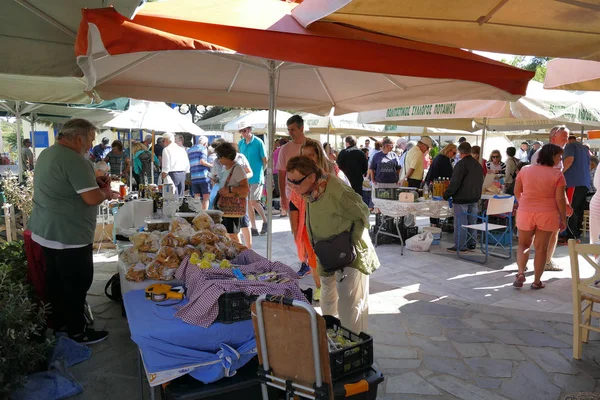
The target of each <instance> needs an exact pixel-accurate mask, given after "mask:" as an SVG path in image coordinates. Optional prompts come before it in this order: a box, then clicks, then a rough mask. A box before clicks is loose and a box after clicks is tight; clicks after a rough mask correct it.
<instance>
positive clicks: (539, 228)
mask: <svg viewBox="0 0 600 400" xmlns="http://www.w3.org/2000/svg"><path fill="white" fill-rule="evenodd" d="M562 153H563V149H562V148H561V147H559V146H557V145H555V144H546V145H544V147H542V149H541V151H540V156H539V157H538V163H537V165H529V166H526V167H523V169H521V171H520V172H519V174H518V175H517V179H516V182H515V197H516V198H517V202H518V203H519V209H518V211H517V228H518V229H519V248H518V251H517V265H518V267H519V272H518V273H517V276H516V279H515V282H514V283H513V286H515V287H518V288H520V287H523V283H524V282H525V270H526V269H527V261H528V260H529V250H530V247H531V244H532V242H533V245H534V247H535V258H534V262H533V265H534V274H535V277H534V280H533V283H532V284H531V289H543V288H544V287H545V284H544V283H543V282H542V281H541V278H542V273H543V272H544V266H545V265H546V259H547V254H548V247H549V244H550V238H551V236H552V233H553V232H556V231H558V230H559V228H560V230H563V229H565V227H566V226H567V215H566V213H567V196H566V193H565V186H566V185H567V183H566V181H565V177H564V176H563V174H562V172H561V171H560V169H558V168H554V166H555V165H556V164H558V163H559V162H560V159H561V155H562ZM534 237H535V239H534Z"/></svg>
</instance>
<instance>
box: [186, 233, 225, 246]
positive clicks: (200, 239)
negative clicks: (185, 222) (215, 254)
mask: <svg viewBox="0 0 600 400" xmlns="http://www.w3.org/2000/svg"><path fill="white" fill-rule="evenodd" d="M218 241H219V236H217V235H215V234H214V233H212V232H211V231H209V230H202V231H199V232H196V233H195V234H194V235H192V237H190V244H192V245H194V246H198V245H200V244H210V245H214V244H215V243H217V242H218Z"/></svg>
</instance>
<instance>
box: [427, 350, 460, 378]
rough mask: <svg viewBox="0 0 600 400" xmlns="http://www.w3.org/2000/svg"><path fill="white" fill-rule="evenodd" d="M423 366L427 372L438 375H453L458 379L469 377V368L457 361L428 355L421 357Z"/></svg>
mask: <svg viewBox="0 0 600 400" xmlns="http://www.w3.org/2000/svg"><path fill="white" fill-rule="evenodd" d="M423 365H424V366H425V368H427V369H428V370H431V371H433V372H438V373H440V374H449V375H454V376H456V377H458V378H462V377H465V376H469V372H470V371H469V368H467V366H466V365H465V364H464V363H463V362H462V361H461V360H458V359H454V358H447V357H437V356H433V355H430V354H424V355H423Z"/></svg>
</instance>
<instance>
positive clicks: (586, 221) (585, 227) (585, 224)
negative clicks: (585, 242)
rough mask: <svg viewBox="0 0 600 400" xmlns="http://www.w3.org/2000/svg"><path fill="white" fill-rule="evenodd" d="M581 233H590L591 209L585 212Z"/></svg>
mask: <svg viewBox="0 0 600 400" xmlns="http://www.w3.org/2000/svg"><path fill="white" fill-rule="evenodd" d="M581 225H582V226H581V233H582V235H584V236H587V235H588V234H589V233H590V210H585V211H584V212H583V222H582V223H581Z"/></svg>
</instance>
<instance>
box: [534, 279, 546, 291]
mask: <svg viewBox="0 0 600 400" xmlns="http://www.w3.org/2000/svg"><path fill="white" fill-rule="evenodd" d="M545 287H546V284H545V283H544V282H542V281H539V282H533V283H532V284H531V289H533V290H540V289H543V288H545Z"/></svg>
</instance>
